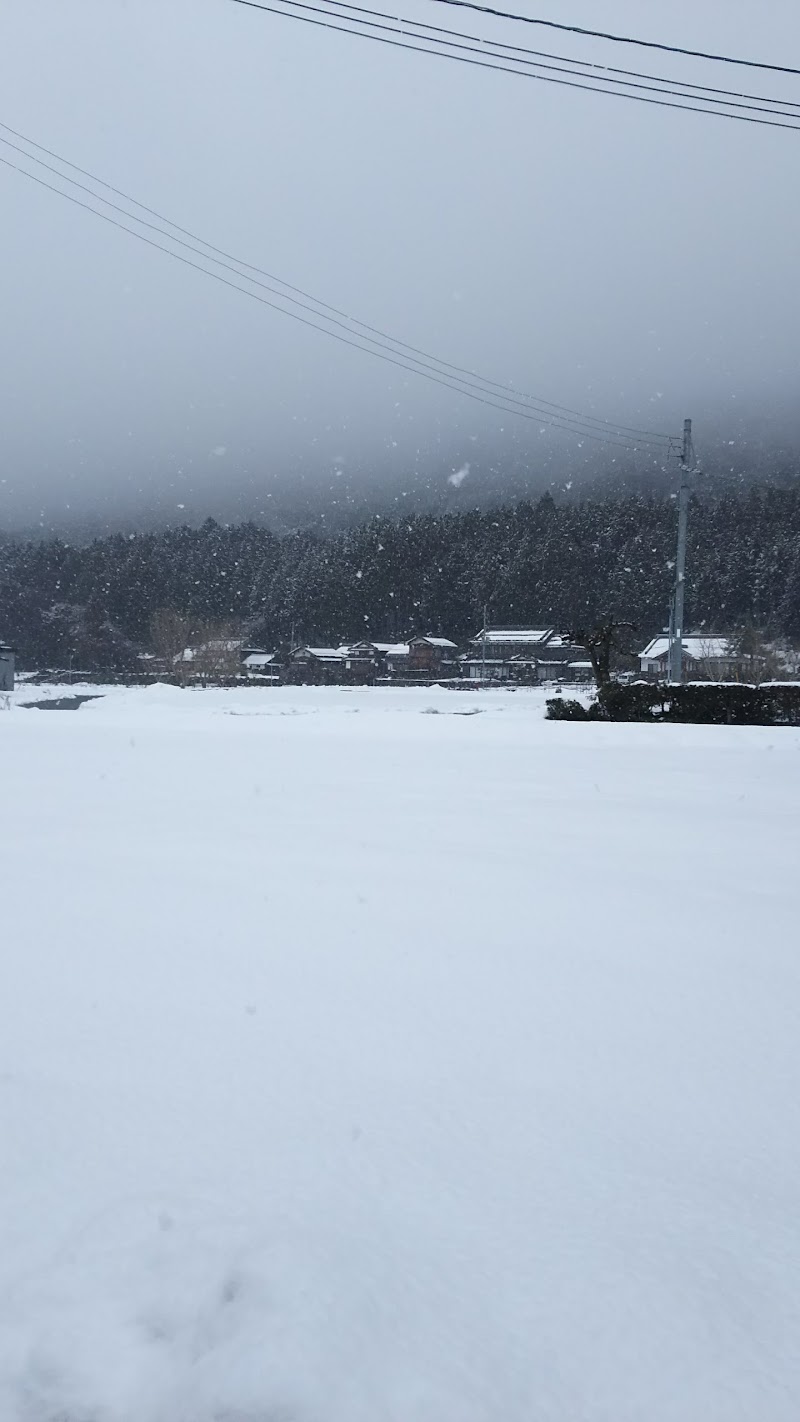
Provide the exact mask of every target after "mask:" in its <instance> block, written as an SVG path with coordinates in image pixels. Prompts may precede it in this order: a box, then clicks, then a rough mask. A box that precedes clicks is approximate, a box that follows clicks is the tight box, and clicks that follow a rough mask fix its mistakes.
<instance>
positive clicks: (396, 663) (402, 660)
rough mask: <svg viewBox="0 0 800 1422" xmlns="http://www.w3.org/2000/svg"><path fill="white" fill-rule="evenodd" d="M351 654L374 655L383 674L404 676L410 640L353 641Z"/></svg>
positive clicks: (350, 648)
mask: <svg viewBox="0 0 800 1422" xmlns="http://www.w3.org/2000/svg"><path fill="white" fill-rule="evenodd" d="M349 651H350V655H351V656H354V657H372V658H373V660H374V662H375V666H376V670H377V671H378V673H379V674H380V675H383V676H402V674H403V673H404V672H406V671H407V670H408V658H409V646H408V642H351V643H350V647H349Z"/></svg>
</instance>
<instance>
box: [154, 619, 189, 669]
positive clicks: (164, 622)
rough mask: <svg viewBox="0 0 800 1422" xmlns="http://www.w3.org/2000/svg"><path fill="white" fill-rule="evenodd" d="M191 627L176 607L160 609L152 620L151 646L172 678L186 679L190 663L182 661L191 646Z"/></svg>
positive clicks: (162, 666) (162, 667)
mask: <svg viewBox="0 0 800 1422" xmlns="http://www.w3.org/2000/svg"><path fill="white" fill-rule="evenodd" d="M190 638H191V627H190V624H189V619H188V617H185V616H184V614H183V613H182V612H177V611H176V609H175V608H174V607H160V608H159V609H158V610H157V611H156V612H154V613H153V616H152V617H151V619H150V645H151V646H152V648H153V651H154V653H155V655H156V657H157V658H158V660H159V662H160V663H161V669H162V670H163V671H165V672H167V673H168V674H169V675H170V676H177V677H178V678H179V680H183V679H184V673H185V671H186V670H187V669H188V666H189V663H187V662H184V661H183V660H182V658H183V653H184V652H185V650H186V648H187V647H188V645H189V642H190Z"/></svg>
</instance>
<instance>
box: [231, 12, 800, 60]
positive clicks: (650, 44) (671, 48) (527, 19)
mask: <svg viewBox="0 0 800 1422" xmlns="http://www.w3.org/2000/svg"><path fill="white" fill-rule="evenodd" d="M234 2H235V3H236V4H239V5H246V4H248V3H249V0H234ZM432 3H434V4H437V5H453V6H455V7H456V8H458V9H459V10H477V11H478V12H479V13H480V14H482V15H493V16H495V17H496V18H498V19H501V20H518V21H520V22H521V23H522V24H524V25H541V26H543V27H544V28H545V29H549V30H563V31H565V32H566V33H567V34H571V35H582V36H588V37H589V38H591V39H602V40H610V41H611V43H612V44H631V45H637V46H638V47H639V48H640V49H658V50H661V51H662V52H663V53H665V54H681V55H685V56H688V57H689V58H690V59H708V60H711V61H712V62H713V63H715V64H737V65H740V66H741V67H743V68H745V69H766V70H770V71H771V72H772V73H774V74H800V69H794V68H792V67H791V66H790V65H788V64H767V63H764V62H762V61H761V60H758V59H736V58H734V57H733V56H732V55H729V54H714V53H709V52H708V51H706V50H703V49H685V48H683V47H682V46H681V45H677V44H660V43H658V42H657V41H656V40H643V39H634V38H633V37H632V36H631V35H616V34H611V33H609V32H608V31H607V30H588V29H584V28H583V27H582V26H581V25H566V24H564V23H563V22H559V21H557V20H541V19H536V18H535V17H534V16H533V15H519V14H515V13H514V12H513V11H511V10H496V9H494V8H493V7H492V6H491V5H479V4H477V3H476V0H432Z"/></svg>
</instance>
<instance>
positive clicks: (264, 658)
mask: <svg viewBox="0 0 800 1422" xmlns="http://www.w3.org/2000/svg"><path fill="white" fill-rule="evenodd" d="M274 660H275V653H274V652H250V654H249V655H248V656H246V657H245V659H244V664H245V666H246V667H268V666H269V664H270V662H274Z"/></svg>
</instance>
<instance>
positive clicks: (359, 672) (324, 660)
mask: <svg viewBox="0 0 800 1422" xmlns="http://www.w3.org/2000/svg"><path fill="white" fill-rule="evenodd" d="M286 675H287V679H288V680H290V681H293V682H301V683H312V684H314V685H320V684H326V683H328V684H331V683H334V684H335V683H337V682H344V683H348V682H349V683H356V684H359V685H365V684H366V683H367V682H370V681H373V680H374V678H375V661H374V659H373V658H372V657H370V656H362V655H357V654H356V653H354V651H353V650H352V648H350V647H349V646H340V647H295V648H294V650H293V651H292V653H291V654H290V657H289V665H288V666H287V668H286Z"/></svg>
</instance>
